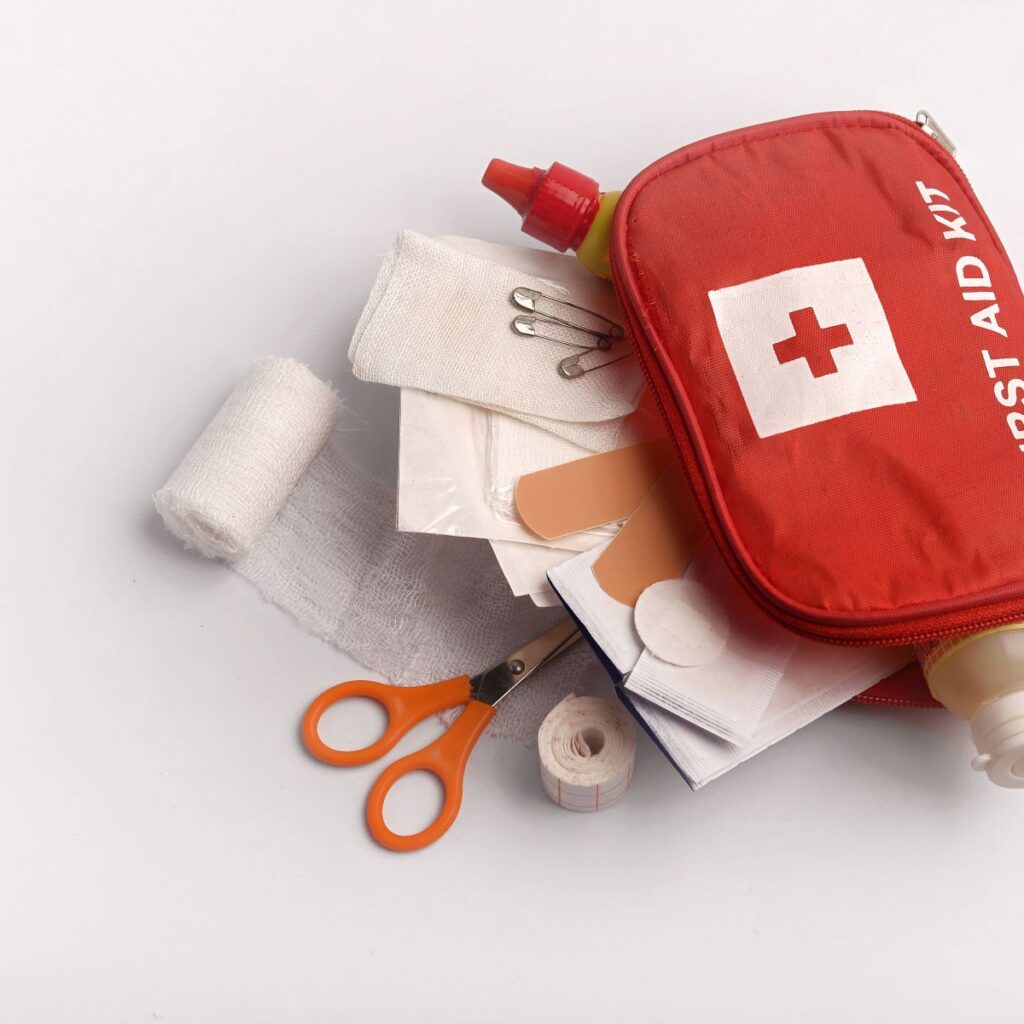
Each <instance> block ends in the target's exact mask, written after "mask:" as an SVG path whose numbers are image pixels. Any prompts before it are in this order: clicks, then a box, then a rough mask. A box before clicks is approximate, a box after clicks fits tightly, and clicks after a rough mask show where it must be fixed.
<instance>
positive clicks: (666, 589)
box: [624, 544, 796, 743]
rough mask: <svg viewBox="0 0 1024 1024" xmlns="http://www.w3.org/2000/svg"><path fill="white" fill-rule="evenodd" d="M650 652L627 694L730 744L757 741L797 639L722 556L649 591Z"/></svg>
mask: <svg viewBox="0 0 1024 1024" xmlns="http://www.w3.org/2000/svg"><path fill="white" fill-rule="evenodd" d="M634 620H635V623H636V629H637V632H638V633H639V634H640V639H641V640H642V641H643V642H644V644H645V650H644V652H643V654H642V655H641V656H640V659H639V660H638V661H637V663H636V665H635V667H634V668H633V670H632V671H631V672H630V673H629V677H628V678H627V680H626V682H625V684H624V685H625V687H626V689H627V690H629V692H630V693H634V694H637V695H638V696H640V697H643V698H645V699H646V700H648V701H650V702H652V703H654V704H657V705H658V706H659V707H661V708H664V709H665V710H666V711H670V712H672V713H673V714H675V715H678V716H679V717H680V718H685V719H686V720H687V721H688V722H693V724H694V725H698V726H700V727H701V728H702V729H706V730H707V731H708V732H710V733H713V734H714V735H715V736H720V737H721V738H722V739H726V740H729V741H731V742H733V743H742V742H746V741H748V740H749V739H750V738H751V737H752V736H753V734H754V731H755V729H756V728H757V725H758V723H759V722H760V721H761V716H762V715H763V714H764V711H765V708H767V707H768V702H769V700H770V699H771V696H772V694H773V693H774V692H775V687H776V686H777V685H778V683H779V680H780V679H781V678H782V671H783V669H784V668H785V667H786V664H787V663H788V662H789V659H790V657H791V656H792V654H793V650H794V648H795V647H796V635H795V634H794V633H792V632H790V631H789V630H788V629H785V628H784V627H782V626H780V625H778V624H777V623H775V622H773V621H772V620H771V619H770V618H768V616H767V615H765V614H764V612H762V611H761V610H760V609H759V608H757V607H756V606H755V605H754V603H753V602H752V601H751V600H750V598H749V597H748V596H747V595H746V594H745V593H744V592H743V590H742V589H741V588H740V585H739V584H738V583H737V582H736V580H735V579H734V578H733V575H732V573H731V572H730V571H729V568H728V566H727V565H726V564H725V561H724V560H723V558H722V556H721V555H720V554H719V553H718V551H717V549H715V548H714V547H712V546H711V545H710V544H707V545H705V546H704V547H702V548H701V549H700V551H698V552H697V554H696V555H695V556H694V558H693V561H692V562H691V563H690V565H689V566H688V567H687V569H686V571H685V572H684V573H683V576H682V577H681V578H680V579H675V580H665V581H663V582H661V583H655V584H653V585H652V586H650V587H648V588H647V589H646V590H645V591H644V592H643V593H642V594H641V595H640V600H639V601H638V602H637V605H636V609H635V611H634Z"/></svg>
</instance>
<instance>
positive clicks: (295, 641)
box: [0, 0, 1024, 1024]
mask: <svg viewBox="0 0 1024 1024" xmlns="http://www.w3.org/2000/svg"><path fill="white" fill-rule="evenodd" d="M2 23H3V24H2V28H0V93H2V96H3V101H2V103H0V139H2V158H0V339H2V350H0V351H2V353H3V359H4V366H5V372H4V374H3V377H2V379H0V389H2V390H0V396H2V397H0V471H2V473H3V477H4V500H3V502H2V504H0V537H2V541H0V609H2V619H0V634H2V636H0V658H2V675H0V778H2V780H3V781H2V783H0V1019H2V1020H4V1021H10V1022H12V1024H15V1022H17V1024H30V1022H36V1021H39V1022H46V1024H57V1022H63V1021H73V1022H87V1021H88V1022H102V1024H115V1022H133V1024H150V1022H152V1021H169V1022H218V1024H222V1022H226V1021H241V1022H246V1024H253V1022H264V1021H266V1022H284V1021H287V1022H293V1021H295V1022H327V1021H331V1022H334V1021H358V1022H369V1021H402V1022H407V1021H444V1022H456V1021H458V1022H461V1021H471V1022H476V1021H524V1020H542V1021H549V1020H570V1019H571V1020H585V1021H588V1022H598V1021H621V1020H645V1021H668V1020H692V1021H729V1022H731V1021H754V1020H756V1021H759V1022H765V1021H773V1022H774V1021H778V1022H787V1024H788V1022H794V1021H814V1022H818V1021H823V1020H828V1021H830V1022H848V1021H864V1020H882V1021H901V1022H907V1021H928V1022H930V1024H934V1022H945V1021H959V1020H967V1019H971V1020H975V1019H980V1020H986V1019H987V1020H1010V1019H1018V1018H1019V1016H1020V1008H1019V1003H1020V994H1021V967H1020V961H1021V954H1020V941H1019V940H1020V936H1021V928H1022V923H1021V922H1022V918H1021V914H1022V911H1024V881H1022V863H1024V856H1022V854H1024V794H1021V793H1016V792H1008V791H1002V790H998V789H996V788H995V787H993V786H991V785H990V784H989V783H988V782H987V781H986V780H985V779H984V778H983V777H977V776H975V775H973V774H972V773H971V772H970V770H969V769H968V767H967V759H968V754H969V741H968V739H967V736H966V731H965V729H964V728H963V727H962V725H961V723H959V722H957V721H955V720H954V719H952V717H951V716H947V715H945V714H940V713H926V712H913V711H911V712H897V713H893V712H887V711H879V710H868V709H865V708H849V709H844V710H841V711H839V712H836V713H834V714H832V715H830V716H828V718H827V719H826V720H824V721H822V722H819V723H817V724H816V725H814V726H812V727H810V728H808V729H807V730H805V731H804V732H803V733H801V734H799V735H797V736H795V737H793V738H792V739H790V740H789V741H787V742H786V743H784V744H782V745H781V746H779V747H777V748H775V749H773V750H771V751H769V752H768V753H766V754H764V755H763V756H761V757H759V758H757V759H756V760H755V761H754V762H752V763H751V764H750V765H748V766H746V767H744V768H741V769H739V770H737V771H736V772H734V773H733V774H731V775H729V776H727V777H726V778H724V779H722V780H721V781H719V782H716V783H714V784H712V785H711V786H710V787H708V788H707V789H706V790H704V791H702V792H701V793H699V794H693V793H691V792H690V791H689V790H688V789H687V787H686V786H685V785H684V784H683V783H682V781H681V780H680V779H679V778H678V777H677V776H676V774H675V773H674V771H673V770H672V769H671V767H670V766H669V764H668V763H667V762H666V761H664V760H663V759H662V757H661V756H660V754H659V753H658V752H657V750H656V749H655V748H654V747H653V746H652V745H651V744H650V743H649V742H648V741H647V740H646V738H644V739H642V740H641V743H640V750H639V757H638V766H637V773H636V779H635V785H634V788H633V789H632V791H631V793H630V794H629V797H628V798H627V800H626V801H625V802H624V803H623V804H621V805H620V806H618V807H617V808H615V809H614V810H611V811H609V812H608V813H603V814H600V815H592V816H585V815H574V814H570V813H567V812H564V811H561V810H559V809H558V808H556V807H555V806H554V805H553V804H551V803H550V802H549V801H548V800H547V798H546V797H545V796H544V794H543V793H542V791H541V789H540V787H539V783H538V780H537V777H536V776H537V765H536V753H535V751H534V750H532V749H529V748H527V747H524V746H518V745H514V744H507V743H498V742H483V743H482V744H481V746H480V748H479V749H478V751H477V753H476V755H475V757H474V761H473V763H472V764H471V766H470V772H469V778H468V785H467V793H466V799H465V804H464V807H463V813H462V815H461V818H460V820H459V821H458V824H457V825H456V827H455V828H454V829H453V831H452V832H451V833H449V835H448V836H447V837H446V838H445V839H444V840H443V841H442V842H440V843H439V844H437V845H436V846H435V847H433V848H432V849H430V850H428V851H426V852H424V853H422V854H418V855H415V856H409V857H398V856H395V855H393V854H389V853H386V852H384V851H383V850H380V849H378V848H377V847H376V846H374V845H373V843H372V842H371V841H370V840H369V839H368V838H367V836H366V834H365V832H364V830H363V827H362V823H361V822H362V819H361V814H362V801H363V797H364V794H365V790H366V787H367V786H368V784H369V782H370V780H371V777H372V776H371V774H370V773H371V771H372V770H373V769H362V770H356V771H350V772H341V771H335V770H329V769H327V768H325V767H323V766H321V765H319V764H317V763H315V762H313V761H312V760H311V759H310V758H309V757H307V756H306V755H305V754H304V753H303V751H302V750H301V749H300V746H299V744H298V742H297V737H296V726H297V721H298V717H299V715H300V712H301V710H302V708H303V707H304V704H305V702H306V701H307V700H308V699H309V698H310V697H311V696H312V695H313V694H314V693H315V692H317V690H318V689H319V688H321V687H322V686H323V685H326V684H327V683H330V682H333V681H335V680H338V679H342V678H346V677H348V676H349V675H350V674H352V673H353V672H355V671H358V667H357V666H356V665H355V664H354V662H352V661H351V660H350V659H349V658H347V657H346V656H345V655H344V654H342V653H340V652H338V651H335V650H332V649H331V648H330V647H328V646H326V645H324V644H323V643H321V642H319V641H317V640H315V639H313V638H311V637H310V636H308V635H306V634H304V633H303V632H302V630H301V629H299V628H298V626H297V625H296V624H295V623H294V622H293V621H292V620H290V619H289V618H288V617H287V616H286V615H284V614H283V613H281V612H280V611H278V610H277V609H275V608H273V607H271V606H269V605H267V604H265V603H264V602H263V601H262V600H261V599H260V598H259V597H258V595H257V594H256V593H255V591H254V590H253V589H252V588H251V587H250V586H249V585H248V584H247V583H245V582H244V581H243V580H241V579H240V578H238V577H236V576H235V575H234V574H233V573H231V572H230V571H228V570H227V569H226V568H224V567H223V566H222V565H219V564H215V563H210V562H205V561H202V560H200V559H199V558H196V557H194V556H192V555H190V554H188V553H186V552H184V551H183V550H182V549H181V548H180V547H179V545H178V544H177V543H176V542H175V541H174V540H173V539H172V538H170V537H169V535H167V534H165V533H164V532H163V530H162V527H161V525H160V523H159V522H158V520H157V518H156V516H155V515H154V513H153V511H152V508H151V505H150V501H149V494H150V492H151V491H153V490H154V489H155V488H156V487H157V486H158V485H159V484H161V483H162V482H163V480H164V479H165V477H166V476H167V474H168V473H169V471H170V470H171V469H172V468H173V466H174V465H175V464H176V462H177V460H178V459H179V458H180V457H181V455H182V454H183V453H184V451H185V449H186V447H187V446H188V445H189V444H190V443H191V441H192V439H193V438H194V436H195V435H196V434H197V432H198V431H199V429H200V428H201V427H202V426H203V425H204V424H205V423H206V421H207V420H208V418H209V417H210V415H211V414H212V412H213V411H214V410H215V408H216V407H217V405H218V404H219V402H220V401H221V399H222V398H223V397H224V395H225V394H226V392H227V391H228V389H229V388H230V387H231V386H232V384H233V383H234V382H235V381H236V380H237V379H238V378H239V377H240V376H241V375H242V374H243V373H244V372H245V370H246V367H247V366H248V364H249V362H250V360H252V359H253V357H255V356H257V355H260V354H266V353H279V354H288V355H294V356H296V357H299V358H301V359H303V360H304V361H306V362H308V363H309V365H311V366H312V367H313V369H314V370H315V371H316V372H318V373H319V374H320V375H321V376H324V377H329V378H331V379H332V380H333V381H335V383H336V384H337V385H338V386H339V387H340V389H341V391H342V393H343V394H344V396H345V398H346V400H347V402H348V403H349V407H350V409H351V410H352V413H353V414H354V415H356V416H358V417H360V418H361V420H362V421H363V424H362V425H363V426H364V427H365V429H361V430H359V431H355V432H353V434H352V452H353V457H354V458H356V459H357V460H359V461H360V462H361V463H362V464H363V465H365V466H368V467H370V468H371V469H372V470H373V471H374V472H376V473H378V474H379V475H380V476H381V477H382V478H389V477H390V475H391V474H392V473H393V470H394V466H395V450H394V449H395V438H396V421H397V395H396V394H395V393H393V392H391V391H389V390H388V389H385V388H382V387H374V386H369V385H364V384H360V383H358V382H356V381H354V380H353V379H352V378H351V376H350V374H349V373H348V370H347V368H346V359H345V351H346V347H347V341H348V337H349V334H350V332H351V330H352V327H353V324H354V322H355V319H356V316H357V314H358V312H359V310H360V308H361V304H362V301H363V299H364V297H365V295H366V293H367V289H368V287H369V285H370V282H371V281H372V279H373V276H374V274H375V271H376V269H377V266H378V264H379V262H380V259H381V256H382V254H383V253H384V252H385V250H386V249H387V247H388V246H389V244H390V242H391V239H392V238H393V236H394V235H395V234H396V232H397V231H398V230H399V229H401V228H403V227H413V228H416V229H418V230H420V231H424V232H432V233H460V234H469V235H477V236H479V237H483V238H490V239H494V240H498V241H505V242H515V241H518V240H519V239H520V236H519V234H518V232H517V225H516V221H515V218H514V216H513V214H512V212H511V211H510V210H509V209H507V208H506V207H505V206H504V205H503V204H502V203H501V202H499V201H498V199H497V198H496V197H494V196H491V195H490V194H488V193H486V192H485V191H484V190H483V189H482V188H481V187H480V186H479V184H478V180H479V177H480V174H481V172H482V170H483V168H484V166H485V164H486V162H487V160H488V158H489V157H491V156H494V155H501V156H504V157H506V158H509V159H514V160H518V161H521V162H535V163H538V164H543V165H545V166H546V165H547V163H549V162H550V161H551V160H554V159H558V160H562V161H564V162H567V163H569V164H571V165H573V166H576V167H578V168H580V169H582V170H585V171H587V172H589V173H591V174H593V175H594V176H596V177H597V178H598V179H599V180H600V181H601V182H602V183H603V184H604V185H606V186H607V187H612V186H614V185H617V184H620V183H624V182H625V181H627V180H628V179H629V177H630V176H631V175H632V173H634V172H635V171H637V170H638V169H640V168H641V167H643V166H644V165H645V164H646V163H648V162H649V161H651V160H652V159H654V158H656V157H658V156H660V155H662V154H663V153H665V152H667V151H669V150H671V149H674V148H676V147H677V146H679V145H681V144H683V143H685V142H688V141H691V140H695V139H698V138H701V137H703V136H706V135H708V134H711V133H713V132H716V131H720V130H724V129H728V128H731V127H735V126H738V125H742V124H749V123H753V122H757V121H762V120H768V119H771V118H775V117H781V116H785V115H790V114H796V113H802V112H806V111H809V110H815V109H840V108H854V107H866V108H882V109H890V110H895V111H900V112H903V113H908V114H911V115H912V114H913V113H914V112H915V111H916V110H917V108H918V107H919V106H927V107H929V108H930V109H931V110H932V112H933V113H934V114H935V115H936V116H937V117H938V118H939V120H940V121H941V122H942V124H943V125H944V126H945V127H946V128H947V129H948V130H949V131H950V133H951V134H953V136H954V137H955V138H956V139H957V141H958V142H959V144H960V147H961V156H962V160H963V163H964V166H965V168H966V169H967V171H968V173H969V174H970V175H971V177H972V179H973V181H974V183H975V186H976V188H977V190H978V192H979V193H980V195H981V196H982V198H983V201H984V202H985V204H986V206H987V208H988V211H989V213H990V215H991V216H992V218H993V220H994V221H995V223H996V224H997V225H999V226H1000V230H1001V232H1002V234H1003V238H1004V240H1005V242H1006V243H1007V245H1008V247H1009V249H1010V251H1011V253H1014V252H1016V253H1018V254H1019V253H1021V252H1022V251H1024V202H1022V198H1021V195H1022V194H1021V181H1022V174H1021V167H1022V163H1024V143H1022V140H1021V133H1020V129H1019V126H1018V122H1019V119H1020V108H1019V106H1018V103H1019V100H1020V97H1021V93H1022V85H1024V74H1022V71H1021V68H1022V64H1024V61H1022V58H1021V53H1020V45H1021V40H1022V36H1024V15H1022V8H1021V6H1020V5H1017V4H1013V3H974V4H968V3H964V4H949V3H938V2H933V3H912V4H911V3H906V4H890V3H875V2H863V3H858V4H845V5H830V4H819V3H773V4H770V5H769V4H751V5H749V6H743V7H741V6H734V5H730V4H727V3H718V4H700V5H697V4H687V3H664V4H659V5H653V4H644V3H620V4H614V5H612V4H609V5H597V4H578V5H577V4H573V5H568V4H555V3H533V2H522V0H521V2H519V3H516V4H509V5H507V6H504V7H499V6H496V5H488V4H467V3H462V4H457V3H450V4H430V3H420V4H412V3H407V4H405V3H384V4H369V3H367V4H351V3H335V4H331V3H322V2H316V3H307V4H297V3H283V2H276V0H275V2H263V3H258V4H257V3H253V4H228V3H209V2H179V3H175V4H127V3H124V4H94V5H82V4H74V3H41V4H14V3H9V4H6V5H5V9H4V16H3V19H2ZM1019 340H1020V341H1022V342H1024V339H1019ZM1009 485H1010V484H1009V483H1008V486H1009ZM363 724H365V723H363ZM422 739H423V735H422V734H421V735H419V736H416V737H414V742H412V743H411V744H407V745H406V746H404V747H403V749H406V747H408V748H409V749H412V748H414V747H415V746H416V745H417V742H416V741H420V742H421V741H422ZM426 795H427V796H430V794H429V793H428V794H426ZM406 803H407V800H406ZM406 803H403V804H402V807H401V808H400V810H401V811H402V813H403V814H404V813H406V811H407V806H406Z"/></svg>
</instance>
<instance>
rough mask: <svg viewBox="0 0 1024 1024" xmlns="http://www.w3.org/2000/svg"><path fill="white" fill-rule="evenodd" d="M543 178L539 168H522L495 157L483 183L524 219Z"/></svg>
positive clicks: (485, 172) (488, 166) (485, 173)
mask: <svg viewBox="0 0 1024 1024" xmlns="http://www.w3.org/2000/svg"><path fill="white" fill-rule="evenodd" d="M542 177H544V172H543V171H542V170H541V169H540V168H539V167H521V166H520V165H519V164H512V163H509V162H508V161H507V160H499V159H498V158H497V157H495V158H494V159H493V160H492V161H491V162H490V163H489V164H488V165H487V170H486V171H484V176H483V178H482V181H483V185H484V188H489V189H490V190H491V191H492V192H493V193H494V194H495V195H498V196H501V198H502V199H504V200H505V202H506V203H508V205H509V206H511V207H512V209H513V210H515V211H516V213H518V214H519V216H520V217H522V216H524V215H525V214H526V211H527V208H528V207H529V205H530V197H531V196H532V195H533V193H534V191H535V190H536V188H537V183H538V182H539V181H540V179H541V178H542Z"/></svg>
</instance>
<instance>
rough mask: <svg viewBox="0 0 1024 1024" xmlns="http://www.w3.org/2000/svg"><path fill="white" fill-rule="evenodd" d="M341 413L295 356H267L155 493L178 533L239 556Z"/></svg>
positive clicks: (208, 549) (214, 553)
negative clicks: (270, 357)
mask: <svg viewBox="0 0 1024 1024" xmlns="http://www.w3.org/2000/svg"><path fill="white" fill-rule="evenodd" d="M337 418H338V400H337V397H336V396H335V394H334V392H333V391H332V390H331V389H330V387H328V386H327V385H326V384H324V382H323V381H321V380H319V379H318V378H317V377H316V376H314V374H313V373H311V372H310V371H309V370H308V369H307V368H306V367H305V366H303V365H302V364H301V363H297V362H296V361H295V360H294V359H260V360H257V361H256V363H254V364H253V367H252V370H251V371H250V373H249V375H248V376H247V377H246V378H245V380H243V381H242V382H241V384H239V385H238V387H236V388H235V390H234V391H232V392H231V394H230V395H229V396H228V398H227V400H226V401H225V402H224V404H223V405H222V406H221V408H220V411H219V412H218V413H217V415H216V416H214V418H213V419H212V420H211V421H210V425H209V426H208V427H207V428H206V430H204V431H203V433H202V434H201V435H200V437H199V440H198V441H196V443H195V444H194V445H193V446H192V448H191V449H190V450H189V452H188V454H187V455H186V456H185V458H184V459H182V462H181V465H180V466H178V468H177V469H176V470H175V471H174V473H173V474H172V475H171V478H170V480H168V481H167V483H166V484H165V485H164V486H163V487H162V488H161V489H160V490H159V491H157V493H156V494H155V495H153V501H154V503H155V504H156V507H157V511H158V512H159V513H160V515H161V516H162V517H163V520H164V522H165V523H166V524H167V528H168V529H169V530H170V531H171V533H173V534H175V535H176V536H178V537H180V538H181V539H182V540H183V541H184V542H185V543H186V544H187V545H189V546H190V547H194V548H195V549H196V550H197V551H199V552H200V553H201V554H203V555H206V556H207V557H209V558H227V559H233V558H237V557H239V556H240V555H243V554H245V552H246V551H247V550H248V549H249V548H250V547H251V546H252V544H253V542H254V541H255V540H256V538H257V537H258V536H259V535H260V534H261V533H262V532H263V530H264V529H265V528H266V527H267V525H268V524H269V523H270V521H271V520H272V519H273V518H274V516H276V515H277V513H278V511H279V510H280V508H281V506H282V504H284V501H285V499H286V498H287V497H288V495H289V494H291V492H292V489H293V488H294V487H295V485H296V483H298V481H299V478H300V477H301V476H302V474H303V473H304V472H305V471H306V469H307V468H308V467H309V464H310V463H311V462H312V461H313V459H314V457H315V456H316V454H317V452H319V451H320V449H321V448H322V447H323V445H324V443H325V442H326V441H327V439H328V437H330V435H331V431H333V430H334V426H335V423H336V422H337Z"/></svg>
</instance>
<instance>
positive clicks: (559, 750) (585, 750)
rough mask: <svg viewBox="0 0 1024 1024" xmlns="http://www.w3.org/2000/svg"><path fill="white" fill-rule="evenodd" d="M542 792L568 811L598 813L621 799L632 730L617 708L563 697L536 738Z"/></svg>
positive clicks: (629, 774)
mask: <svg viewBox="0 0 1024 1024" xmlns="http://www.w3.org/2000/svg"><path fill="white" fill-rule="evenodd" d="M537 747H538V753H539V754H540V778H541V783H542V784H543V786H544V791H545V792H546V793H547V794H548V796H550V797H551V799H552V800H554V801H555V803H556V804H558V806H559V807H564V808H566V809H567V810H570V811H600V810H604V808H606V807H611V805H612V804H614V803H617V802H618V801H619V800H621V799H622V797H623V796H624V795H625V793H626V790H627V789H628V788H629V783H630V781H631V780H632V778H633V762H634V759H635V757H636V729H635V728H634V727H633V723H632V721H631V720H630V718H629V715H628V714H627V713H626V711H625V710H623V708H622V707H620V706H619V705H618V704H612V703H611V701H607V700H601V699H600V698H599V697H576V696H572V695H570V696H568V697H566V698H565V700H563V701H562V702H561V704H558V705H556V706H555V707H554V708H552V709H551V711H550V712H549V713H548V716H547V718H545V719H544V721H543V723H542V724H541V727H540V732H539V733H538V735H537Z"/></svg>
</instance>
